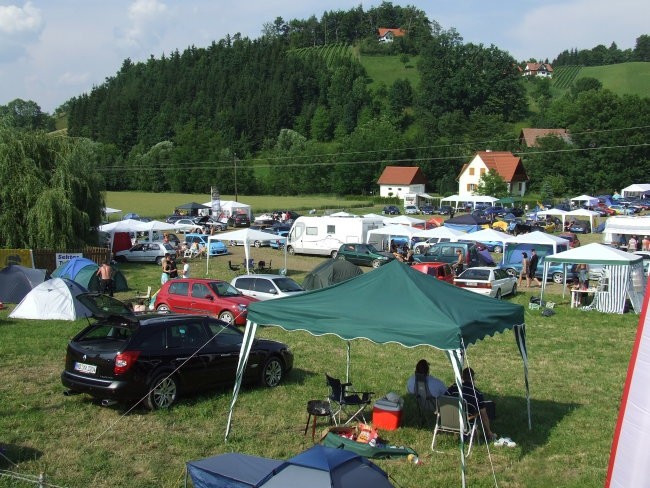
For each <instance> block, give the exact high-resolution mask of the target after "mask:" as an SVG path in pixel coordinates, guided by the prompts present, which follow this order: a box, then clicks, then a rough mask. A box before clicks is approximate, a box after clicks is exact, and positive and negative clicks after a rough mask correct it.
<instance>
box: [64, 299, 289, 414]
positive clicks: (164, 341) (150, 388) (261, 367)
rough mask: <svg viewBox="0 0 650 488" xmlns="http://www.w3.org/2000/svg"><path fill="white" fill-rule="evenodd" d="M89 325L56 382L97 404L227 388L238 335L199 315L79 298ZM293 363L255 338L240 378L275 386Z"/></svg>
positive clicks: (157, 402) (285, 350)
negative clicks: (133, 309)
mask: <svg viewBox="0 0 650 488" xmlns="http://www.w3.org/2000/svg"><path fill="white" fill-rule="evenodd" d="M78 299H79V300H81V301H82V303H83V304H84V305H86V306H87V307H88V308H89V309H90V310H91V311H92V313H93V317H94V318H95V319H96V321H95V322H94V323H92V324H91V325H89V326H87V327H86V328H84V329H83V330H82V331H81V332H79V333H78V334H77V335H76V336H74V337H73V338H72V340H71V341H70V342H69V343H68V347H67V353H66V357H65V367H64V370H63V372H62V373H61V382H62V383H63V385H64V386H65V387H66V388H67V389H68V390H67V393H68V394H77V393H85V394H88V395H91V396H92V397H94V398H96V399H98V400H100V401H102V403H103V404H104V405H109V404H111V403H113V402H124V403H133V402H139V401H140V400H143V401H144V405H145V406H146V407H148V408H150V409H157V408H167V407H170V406H171V405H173V404H174V403H175V402H176V400H177V399H178V397H179V396H181V395H185V394H187V393H190V392H198V391H206V390H210V389H213V388H214V387H217V386H220V385H222V386H223V385H228V386H229V385H232V384H234V382H235V373H236V369H237V363H238V361H239V350H240V348H241V344H242V340H243V333H242V331H240V330H239V329H237V328H236V327H233V326H231V325H229V324H227V323H225V322H223V321H221V320H217V319H215V318H211V317H207V316H202V315H187V314H182V315H181V314H179V315H176V314H164V315H161V314H152V313H145V314H134V313H133V312H131V310H130V309H128V307H126V305H125V304H123V303H122V302H119V301H118V300H116V299H114V298H111V297H108V296H106V295H91V294H82V295H79V296H78ZM292 367H293V354H292V352H291V350H290V349H289V347H288V346H287V345H286V344H283V343H281V342H276V341H271V340H263V339H255V341H254V343H253V347H252V349H251V354H250V357H249V359H248V364H247V366H246V370H245V371H244V378H243V379H244V381H245V382H247V383H253V382H258V383H260V384H262V385H264V386H268V387H274V386H277V385H278V384H279V383H280V382H281V381H282V379H283V378H284V377H285V375H286V374H287V373H288V372H289V371H290V370H291V369H292Z"/></svg>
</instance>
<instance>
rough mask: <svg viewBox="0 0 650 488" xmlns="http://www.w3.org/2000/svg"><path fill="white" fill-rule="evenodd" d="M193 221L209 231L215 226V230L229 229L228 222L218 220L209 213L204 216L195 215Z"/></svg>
mask: <svg viewBox="0 0 650 488" xmlns="http://www.w3.org/2000/svg"><path fill="white" fill-rule="evenodd" d="M192 221H193V222H194V223H195V224H196V225H197V226H199V227H202V228H203V230H205V231H207V232H208V233H209V232H210V231H211V230H212V228H213V227H214V229H215V230H226V229H228V223H227V222H219V221H218V220H215V219H213V218H212V217H210V216H209V215H204V216H203V217H194V218H193V219H192Z"/></svg>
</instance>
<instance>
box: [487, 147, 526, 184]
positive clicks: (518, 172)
mask: <svg viewBox="0 0 650 488" xmlns="http://www.w3.org/2000/svg"><path fill="white" fill-rule="evenodd" d="M476 154H477V155H478V156H479V157H480V158H481V160H482V161H483V162H484V163H485V166H487V168H488V171H489V170H491V169H495V170H496V171H497V173H499V175H500V176H501V177H502V178H503V179H504V180H505V181H506V182H507V183H510V182H513V181H527V180H528V175H527V174H526V170H525V169H524V165H523V164H522V163H521V158H520V157H518V156H515V155H514V154H512V153H511V152H510V151H479V152H477V153H476Z"/></svg>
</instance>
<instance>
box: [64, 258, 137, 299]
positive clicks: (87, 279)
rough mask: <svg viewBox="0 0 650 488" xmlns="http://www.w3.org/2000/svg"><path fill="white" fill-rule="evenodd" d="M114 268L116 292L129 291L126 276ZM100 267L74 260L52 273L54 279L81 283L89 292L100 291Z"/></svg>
mask: <svg viewBox="0 0 650 488" xmlns="http://www.w3.org/2000/svg"><path fill="white" fill-rule="evenodd" d="M112 268H113V272H114V273H113V282H114V291H127V290H128V289H129V287H128V285H127V283H126V278H125V277H124V274H122V272H121V271H120V270H119V269H117V268H116V267H115V266H113V267H112ZM98 269H99V265H98V264H97V263H95V262H94V261H91V260H90V259H86V258H73V259H71V260H70V261H66V262H65V263H63V264H62V265H61V266H59V267H58V268H56V269H55V270H54V271H53V272H52V277H53V278H68V279H69V280H72V281H75V282H77V283H79V284H80V285H81V286H83V287H84V288H86V289H87V290H88V291H99V276H97V270H98Z"/></svg>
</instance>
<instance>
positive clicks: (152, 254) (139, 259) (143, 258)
mask: <svg viewBox="0 0 650 488" xmlns="http://www.w3.org/2000/svg"><path fill="white" fill-rule="evenodd" d="M165 254H173V255H174V256H175V255H176V249H174V246H172V245H171V244H166V243H164V242H143V243H139V244H136V245H135V246H133V247H132V248H131V249H126V250H124V251H118V252H116V253H115V261H118V262H126V261H128V262H134V263H156V264H158V265H160V264H161V263H162V260H163V258H164V257H165Z"/></svg>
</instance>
